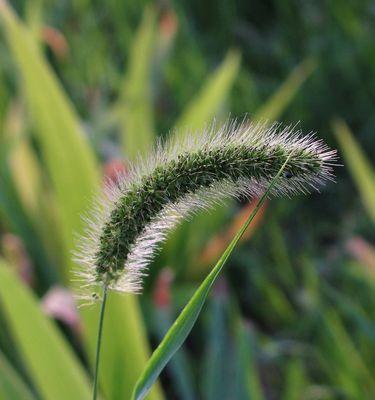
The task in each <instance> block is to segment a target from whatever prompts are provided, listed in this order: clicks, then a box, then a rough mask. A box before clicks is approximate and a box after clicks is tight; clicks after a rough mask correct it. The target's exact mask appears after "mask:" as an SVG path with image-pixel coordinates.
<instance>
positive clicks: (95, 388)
mask: <svg viewBox="0 0 375 400" xmlns="http://www.w3.org/2000/svg"><path fill="white" fill-rule="evenodd" d="M106 302H107V285H104V286H103V299H102V306H101V308H100V316H99V327H98V340H97V342H96V356H95V371H94V389H93V394H92V399H93V400H96V398H97V395H98V375H99V361H100V348H101V344H102V334H103V321H104V312H105V305H106Z"/></svg>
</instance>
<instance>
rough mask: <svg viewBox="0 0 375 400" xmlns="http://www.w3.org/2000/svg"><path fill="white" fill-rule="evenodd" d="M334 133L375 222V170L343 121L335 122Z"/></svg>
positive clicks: (370, 215)
mask: <svg viewBox="0 0 375 400" xmlns="http://www.w3.org/2000/svg"><path fill="white" fill-rule="evenodd" d="M333 131H334V133H335V135H336V139H337V141H338V142H339V144H340V147H341V149H342V152H343V156H344V159H345V163H346V165H347V166H348V168H349V171H350V173H351V174H352V177H353V179H354V182H355V184H356V185H357V187H358V190H359V193H360V195H361V198H362V202H363V205H364V206H365V209H366V211H367V213H368V215H369V217H370V218H371V219H372V221H373V222H375V170H374V167H373V166H372V165H371V163H370V161H369V160H368V159H367V157H366V155H365V153H364V152H363V151H362V149H361V147H360V146H359V144H358V142H357V141H356V140H355V138H354V136H353V134H352V133H351V131H350V129H349V127H348V126H347V125H346V123H345V122H344V121H343V120H340V119H337V120H335V121H334V122H333Z"/></svg>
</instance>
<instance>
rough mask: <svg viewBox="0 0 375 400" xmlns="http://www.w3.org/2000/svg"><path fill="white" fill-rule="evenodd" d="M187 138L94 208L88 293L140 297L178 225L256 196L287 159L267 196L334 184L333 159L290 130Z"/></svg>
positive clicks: (256, 128)
mask: <svg viewBox="0 0 375 400" xmlns="http://www.w3.org/2000/svg"><path fill="white" fill-rule="evenodd" d="M175 136H176V137H177V135H175ZM185 137H186V138H185V139H184V140H178V139H175V141H173V142H169V143H167V144H165V145H159V147H158V150H157V151H156V152H155V154H153V155H152V156H150V157H149V158H148V159H147V160H144V161H142V162H140V163H139V164H138V165H137V166H135V167H134V168H133V170H132V171H131V172H130V174H129V175H128V176H126V177H121V178H120V179H119V183H118V184H116V185H114V184H113V185H110V187H108V188H107V190H106V194H105V196H103V198H102V199H101V200H100V201H99V202H98V203H97V205H96V207H95V211H94V213H93V216H92V217H91V218H89V227H88V229H87V236H86V238H85V239H83V240H82V241H81V243H80V250H81V251H80V255H79V256H78V259H79V261H80V262H81V265H82V268H81V270H80V271H79V274H80V275H81V277H83V279H84V281H85V283H86V287H87V288H89V293H92V292H93V289H95V286H97V285H100V286H102V285H105V286H107V287H108V288H109V289H113V290H117V291H123V292H131V293H138V292H140V291H141V289H142V277H143V276H144V275H145V274H146V272H147V271H146V269H147V266H148V264H149V263H150V261H151V260H152V258H153V257H154V255H155V253H156V251H157V250H158V248H159V245H160V243H161V242H163V240H165V238H166V236H167V234H168V232H170V231H171V230H172V229H173V228H174V227H175V226H176V225H177V224H178V223H179V222H180V221H181V220H182V219H184V218H186V217H188V216H189V215H191V214H192V213H194V212H195V211H196V210H199V209H202V208H209V207H212V206H213V205H215V203H217V202H221V201H223V200H225V199H226V198H229V197H245V198H252V197H255V196H261V195H262V194H263V193H264V192H265V190H266V188H267V187H268V186H269V184H270V182H271V180H272V179H273V177H274V176H275V175H276V173H277V172H278V171H279V169H280V168H281V166H282V165H283V164H284V162H285V160H286V159H287V158H288V157H290V160H289V163H288V168H287V170H286V171H284V175H283V176H282V177H280V179H278V181H277V183H276V184H275V185H274V187H273V189H272V191H271V194H272V195H292V194H296V193H305V192H308V191H309V189H311V188H313V189H315V188H318V187H319V186H320V185H321V184H322V183H323V182H324V181H325V180H327V179H331V178H332V173H331V169H332V165H333V164H334V162H335V154H336V153H335V151H332V150H330V149H329V148H328V147H327V146H326V145H325V144H324V143H323V142H322V141H320V140H317V139H316V138H315V137H314V135H312V134H310V135H307V136H302V135H301V132H300V131H298V130H296V129H294V128H293V127H290V126H288V127H282V126H281V125H280V124H273V125H271V126H270V125H269V124H265V123H264V124H262V123H257V124H253V123H249V122H248V121H243V122H242V123H240V124H237V123H236V122H234V121H230V122H228V123H226V124H225V125H223V126H221V127H219V128H217V127H216V126H215V125H213V126H211V127H210V128H209V129H207V130H206V131H204V132H203V133H202V134H201V135H185Z"/></svg>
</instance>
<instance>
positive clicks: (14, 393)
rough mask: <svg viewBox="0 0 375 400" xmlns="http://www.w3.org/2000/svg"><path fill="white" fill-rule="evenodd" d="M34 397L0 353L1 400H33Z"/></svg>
mask: <svg viewBox="0 0 375 400" xmlns="http://www.w3.org/2000/svg"><path fill="white" fill-rule="evenodd" d="M33 399H35V397H34V395H33V394H32V393H31V392H30V389H29V388H28V387H27V386H26V384H25V383H24V382H23V380H22V378H21V377H20V376H19V375H18V373H17V372H16V371H15V370H14V368H13V367H12V366H11V365H10V364H9V362H8V361H7V360H6V358H5V357H4V355H3V354H1V353H0V400H33Z"/></svg>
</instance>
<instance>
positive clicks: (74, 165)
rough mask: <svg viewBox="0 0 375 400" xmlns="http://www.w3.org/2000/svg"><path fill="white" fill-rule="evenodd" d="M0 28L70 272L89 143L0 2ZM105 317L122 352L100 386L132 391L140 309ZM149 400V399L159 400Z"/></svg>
mask: <svg viewBox="0 0 375 400" xmlns="http://www.w3.org/2000/svg"><path fill="white" fill-rule="evenodd" d="M0 22H1V24H2V27H3V28H4V30H5V33H6V37H7V39H8V43H9V47H10V49H11V51H12V54H13V57H14V60H15V63H16V66H17V67H18V69H19V72H20V75H21V77H22V80H23V87H24V90H25V95H26V100H27V105H28V108H29V111H30V113H31V116H32V118H33V122H34V127H35V129H34V130H35V134H36V138H37V140H38V141H39V142H40V144H41V150H42V154H43V157H44V160H45V163H46V167H47V170H48V173H49V175H50V177H51V180H52V183H53V186H54V189H55V192H56V199H57V205H58V211H59V213H60V218H59V223H60V224H59V225H58V226H56V229H61V230H62V231H63V232H62V234H63V237H64V243H62V244H61V246H62V247H63V248H64V251H65V254H66V265H65V267H66V268H69V269H72V263H71V251H72V249H73V232H79V231H80V229H81V218H80V216H81V214H82V213H83V211H85V210H86V209H87V207H88V205H89V204H90V197H91V195H92V194H93V192H94V191H95V190H96V189H97V187H98V183H99V169H98V168H97V165H96V162H95V157H94V155H93V152H92V151H91V149H90V147H89V144H88V141H87V139H86V138H85V136H84V134H83V132H82V130H81V129H80V124H79V120H78V116H77V115H76V113H75V111H74V109H73V107H72V105H71V103H70V102H69V100H68V99H67V97H66V95H65V93H64V90H63V88H62V87H61V85H60V84H59V83H58V81H57V79H56V77H55V76H54V74H53V72H52V70H51V68H50V67H49V66H48V64H47V63H46V61H45V60H44V57H43V55H42V54H41V52H40V50H39V48H38V46H37V45H36V43H35V42H34V41H33V36H32V35H30V34H29V31H28V30H27V28H26V27H25V26H24V24H22V22H21V21H20V20H19V19H18V18H17V17H16V15H15V14H14V13H13V11H12V9H11V8H10V7H9V6H8V5H7V3H5V2H0ZM0 194H1V193H0ZM81 313H82V316H83V318H84V322H85V332H84V333H85V340H86V341H87V346H88V351H89V353H91V354H94V347H93V346H92V345H91V343H93V342H94V341H95V340H96V332H97V319H96V316H97V313H98V310H97V309H96V308H93V309H92V310H90V311H88V310H87V309H81ZM108 314H111V316H112V317H113V318H114V319H115V320H118V321H121V324H118V325H116V326H115V327H114V328H113V329H114V330H115V332H113V336H114V337H116V338H118V339H117V340H111V341H110V343H109V346H110V347H112V348H113V349H121V352H120V350H117V352H116V351H110V350H108V351H109V352H110V354H112V355H113V356H114V357H116V359H113V360H108V361H107V362H105V363H103V365H102V368H103V370H105V371H106V373H107V378H106V379H110V383H107V382H102V384H103V383H104V385H102V386H103V389H104V390H105V389H108V388H109V385H110V384H117V382H118V381H119V380H120V381H123V382H124V384H125V385H127V386H130V387H133V385H134V382H135V380H133V381H132V376H133V374H135V373H137V374H139V373H140V372H141V370H142V368H143V365H145V362H146V359H147V353H148V346H147V344H146V339H145V334H144V330H143V324H142V322H141V318H140V314H139V309H138V304H137V303H136V301H135V300H134V301H126V300H119V305H118V306H117V307H114V308H113V309H111V306H110V307H108ZM120 342H123V343H126V345H127V348H132V349H133V351H134V354H135V355H134V357H133V358H132V362H133V364H129V363H128V364H126V359H127V354H128V352H127V349H126V350H125V349H124V348H123V347H122V346H120V345H119V343H120ZM91 354H90V358H91V359H92V358H93V357H91ZM121 360H123V363H121V362H120V361H121ZM125 367H126V368H125ZM129 371H130V372H129ZM119 374H121V375H120V378H119ZM108 377H110V378H108ZM134 379H135V378H134ZM127 390H128V389H127ZM111 393H112V389H111ZM104 394H107V393H104ZM153 396H154V395H152V396H150V398H153V399H160V396H155V397H153ZM124 397H125V396H123V397H122V398H124Z"/></svg>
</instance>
